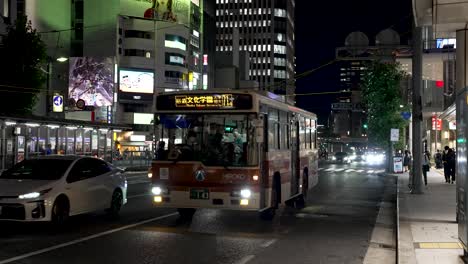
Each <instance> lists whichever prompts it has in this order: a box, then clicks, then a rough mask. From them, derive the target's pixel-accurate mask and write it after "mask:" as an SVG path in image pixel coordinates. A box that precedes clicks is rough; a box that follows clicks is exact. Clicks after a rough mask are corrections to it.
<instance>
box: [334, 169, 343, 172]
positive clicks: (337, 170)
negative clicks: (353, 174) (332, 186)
mask: <svg viewBox="0 0 468 264" xmlns="http://www.w3.org/2000/svg"><path fill="white" fill-rule="evenodd" d="M335 171H336V172H339V171H344V169H336V170H335Z"/></svg>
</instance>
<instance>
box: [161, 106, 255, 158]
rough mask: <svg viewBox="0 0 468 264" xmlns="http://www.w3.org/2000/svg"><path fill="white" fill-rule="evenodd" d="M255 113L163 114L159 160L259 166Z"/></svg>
mask: <svg viewBox="0 0 468 264" xmlns="http://www.w3.org/2000/svg"><path fill="white" fill-rule="evenodd" d="M254 119H255V115H228V114H226V115H160V116H159V122H160V127H159V128H160V135H161V138H160V139H159V142H158V147H157V150H156V158H157V159H158V160H174V161H200V162H202V163H203V164H205V165H207V166H253V165H257V161H258V153H257V146H256V143H255V140H254V137H255V127H254V126H253V125H252V121H254Z"/></svg>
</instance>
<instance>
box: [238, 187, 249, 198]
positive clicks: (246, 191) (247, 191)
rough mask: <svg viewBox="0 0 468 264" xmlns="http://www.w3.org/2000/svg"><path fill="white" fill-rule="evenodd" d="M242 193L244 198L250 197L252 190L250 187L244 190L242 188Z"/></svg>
mask: <svg viewBox="0 0 468 264" xmlns="http://www.w3.org/2000/svg"><path fill="white" fill-rule="evenodd" d="M240 194H241V197H242V198H247V199H248V198H250V196H251V195H252V192H251V191H250V190H249V189H244V190H241V192H240Z"/></svg>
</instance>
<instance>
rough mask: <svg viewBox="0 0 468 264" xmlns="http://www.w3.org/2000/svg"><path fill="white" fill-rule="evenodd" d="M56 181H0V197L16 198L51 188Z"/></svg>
mask: <svg viewBox="0 0 468 264" xmlns="http://www.w3.org/2000/svg"><path fill="white" fill-rule="evenodd" d="M56 182H57V181H41V180H15V179H0V197H1V196H18V195H21V194H26V193H30V192H40V191H43V190H46V189H49V188H52V186H53V185H55V183H56Z"/></svg>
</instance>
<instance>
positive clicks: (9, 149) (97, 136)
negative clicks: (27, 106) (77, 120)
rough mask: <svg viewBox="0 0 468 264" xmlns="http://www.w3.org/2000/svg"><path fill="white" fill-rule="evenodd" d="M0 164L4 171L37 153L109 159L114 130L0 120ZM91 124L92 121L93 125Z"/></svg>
mask: <svg viewBox="0 0 468 264" xmlns="http://www.w3.org/2000/svg"><path fill="white" fill-rule="evenodd" d="M0 124H1V140H0V162H1V164H0V166H1V170H5V169H8V168H10V167H11V166H13V165H14V164H16V163H17V162H20V161H21V160H23V159H28V158H34V157H37V156H41V155H54V154H61V155H86V156H94V157H97V158H101V159H103V160H105V161H108V162H112V161H113V159H114V157H113V156H114V151H113V150H114V149H115V146H114V144H115V142H114V138H113V135H114V132H116V131H121V129H115V128H111V127H106V126H105V125H103V126H101V125H99V127H92V126H89V127H86V126H77V125H76V124H66V123H62V124H49V123H36V122H34V123H33V122H32V121H31V123H29V122H23V121H21V122H17V121H15V120H0ZM93 126H94V124H93Z"/></svg>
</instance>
